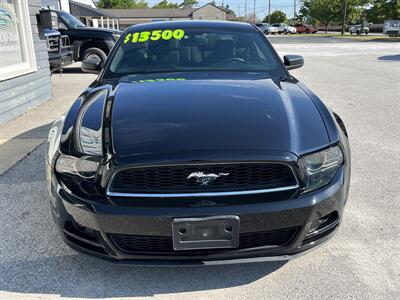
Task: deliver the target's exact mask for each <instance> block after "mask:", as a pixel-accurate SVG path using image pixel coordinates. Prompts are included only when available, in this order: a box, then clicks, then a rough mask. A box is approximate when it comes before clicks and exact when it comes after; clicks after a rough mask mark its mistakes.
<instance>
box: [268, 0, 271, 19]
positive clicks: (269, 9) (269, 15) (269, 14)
mask: <svg viewBox="0 0 400 300" xmlns="http://www.w3.org/2000/svg"><path fill="white" fill-rule="evenodd" d="M268 23H269V24H271V0H268Z"/></svg>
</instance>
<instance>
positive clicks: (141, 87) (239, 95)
mask: <svg viewBox="0 0 400 300" xmlns="http://www.w3.org/2000/svg"><path fill="white" fill-rule="evenodd" d="M159 75H160V74H159ZM184 75H185V77H183V78H182V74H180V75H179V74H167V75H162V76H161V75H160V76H157V75H154V74H152V77H148V76H147V77H146V76H140V75H138V76H129V77H126V78H124V80H122V81H121V82H119V83H118V86H117V87H116V90H115V93H114V95H113V97H114V100H113V106H112V115H111V133H112V145H113V149H114V152H115V154H116V155H117V156H130V155H138V154H151V153H169V152H179V151H194V150H211V151H215V150H218V151H219V150H224V151H229V150H271V151H287V152H292V153H294V154H297V155H300V154H302V153H306V152H309V151H314V150H316V149H319V148H322V147H326V146H327V145H329V138H328V134H327V131H326V129H325V126H324V122H323V120H322V119H321V116H320V114H319V112H318V110H317V108H316V106H315V105H314V103H313V101H312V100H311V99H310V98H309V96H308V95H307V94H306V93H305V92H304V91H303V90H302V89H301V88H300V87H299V86H298V85H297V84H296V83H295V82H276V81H274V80H272V79H271V78H265V76H261V75H259V74H255V73H252V74H250V73H245V74H240V75H232V73H230V74H229V75H228V74H225V75H224V74H213V75H214V76H212V77H211V78H210V76H211V75H209V74H199V73H197V74H187V73H185V74H184ZM220 78H231V79H229V80H227V79H220Z"/></svg>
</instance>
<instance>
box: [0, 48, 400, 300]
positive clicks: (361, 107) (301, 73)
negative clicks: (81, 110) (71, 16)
mask: <svg viewBox="0 0 400 300" xmlns="http://www.w3.org/2000/svg"><path fill="white" fill-rule="evenodd" d="M332 46H335V47H332ZM276 48H277V50H278V52H279V53H280V54H282V55H283V54H288V53H291V54H301V55H304V56H305V66H304V67H303V68H302V69H299V70H294V71H292V74H294V75H295V76H296V77H297V78H298V79H299V80H301V81H302V82H304V83H305V84H307V85H308V86H309V87H310V88H311V89H312V90H313V91H314V92H316V93H317V94H318V95H319V96H320V97H321V98H322V99H323V100H324V101H325V103H326V104H327V105H328V106H330V107H331V108H332V109H333V110H334V111H336V112H337V113H338V114H339V115H341V117H342V119H343V120H344V122H345V124H346V126H347V129H348V132H349V136H350V141H351V148H352V160H353V161H352V163H353V168H352V181H351V189H350V196H349V201H348V204H347V208H346V211H345V214H344V219H343V223H342V225H341V228H340V230H339V232H338V233H337V235H336V236H335V237H334V239H333V240H331V241H329V242H328V243H327V244H325V245H324V246H323V247H321V248H319V249H317V250H315V251H313V252H311V253H309V254H307V255H305V256H303V257H301V258H299V259H296V260H294V261H289V262H274V263H258V264H246V265H229V266H212V267H179V268H174V267H163V268H154V267H127V266H119V265H113V264H111V263H108V262H105V261H101V260H98V259H95V258H92V257H88V256H86V255H83V254H79V253H76V252H75V251H73V250H71V249H70V248H68V247H67V246H66V245H64V244H63V242H62V241H61V239H60V237H59V235H58V232H57V231H56V229H55V227H54V225H53V220H52V218H51V214H50V209H49V204H48V200H47V191H46V185H45V173H44V156H45V147H44V145H43V144H42V145H40V146H39V147H38V148H36V149H35V150H33V151H32V152H29V155H28V156H26V157H25V158H23V159H22V161H20V162H19V163H17V164H16V165H15V166H14V167H12V168H11V169H9V170H8V171H6V172H5V173H4V174H3V175H0V241H1V242H0V299H60V298H62V299H66V298H83V299H93V298H112V299H128V298H135V297H154V298H155V299H193V298H196V299H242V298H243V299H294V298H296V299H332V298H335V299H399V298H400V285H399V282H400V259H399V254H400V221H399V220H400V213H399V212H400V181H399V178H400V122H399V114H400V83H399V76H400V43H376V42H374V43H373V42H370V43H356V42H351V43H348V42H346V43H337V44H336V43H335V44H334V45H332V44H331V43H309V44H307V45H304V44H302V43H301V40H299V42H298V44H295V45H293V44H292V43H290V44H289V43H287V44H285V43H279V44H278V43H277V44H276ZM63 76H66V78H65V79H64V80H66V81H65V82H67V81H68V80H71V78H72V76H75V78H78V79H79V77H77V76H80V75H76V74H74V72H73V71H72V72H70V73H67V74H64V75H63ZM69 76H70V77H69ZM89 79H90V78H88V79H85V80H88V81H89ZM58 88H59V89H61V91H62V92H64V91H68V90H69V87H68V86H63V85H59V86H58ZM66 93H67V92H65V93H64V94H66ZM69 94H71V97H75V94H74V92H72V93H69ZM69 101H72V100H69ZM31 130H34V129H31ZM28 133H29V131H28V132H27V134H28ZM2 146H3V145H0V150H1V147H2Z"/></svg>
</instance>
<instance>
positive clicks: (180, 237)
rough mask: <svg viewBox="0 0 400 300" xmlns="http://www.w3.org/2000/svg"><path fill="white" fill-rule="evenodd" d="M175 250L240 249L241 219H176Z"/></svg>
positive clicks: (173, 224) (173, 231)
mask: <svg viewBox="0 0 400 300" xmlns="http://www.w3.org/2000/svg"><path fill="white" fill-rule="evenodd" d="M172 237H173V246H174V249H175V250H177V251H179V250H195V249H215V248H237V247H239V217H238V216H217V217H205V218H176V219H173V221H172Z"/></svg>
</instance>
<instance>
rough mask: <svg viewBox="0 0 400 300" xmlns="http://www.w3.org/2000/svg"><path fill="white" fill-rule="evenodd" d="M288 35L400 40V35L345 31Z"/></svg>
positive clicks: (361, 39)
mask: <svg viewBox="0 0 400 300" xmlns="http://www.w3.org/2000/svg"><path fill="white" fill-rule="evenodd" d="M288 36H318V37H327V38H338V39H353V40H357V41H390V42H400V37H388V36H384V35H373V34H372V35H364V34H363V35H356V34H353V35H351V34H349V33H345V34H344V35H341V34H340V33H339V32H338V33H313V34H293V35H288Z"/></svg>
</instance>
